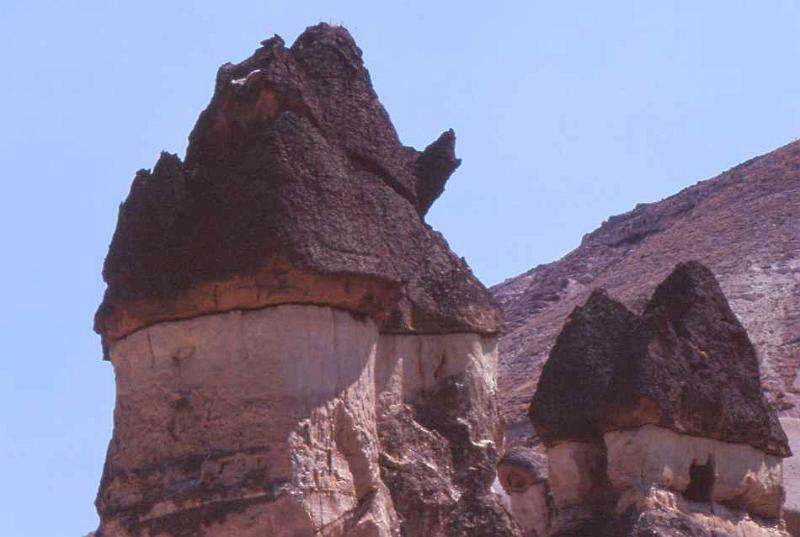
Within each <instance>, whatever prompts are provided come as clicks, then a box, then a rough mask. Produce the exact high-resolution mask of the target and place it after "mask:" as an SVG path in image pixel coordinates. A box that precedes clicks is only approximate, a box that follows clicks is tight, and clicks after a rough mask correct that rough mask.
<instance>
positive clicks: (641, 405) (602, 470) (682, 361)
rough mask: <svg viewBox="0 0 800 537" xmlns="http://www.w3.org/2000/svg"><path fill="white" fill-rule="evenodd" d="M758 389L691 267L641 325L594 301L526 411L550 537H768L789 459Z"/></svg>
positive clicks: (777, 522)
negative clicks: (542, 465) (544, 468)
mask: <svg viewBox="0 0 800 537" xmlns="http://www.w3.org/2000/svg"><path fill="white" fill-rule="evenodd" d="M759 381H760V379H759V368H758V361H757V358H756V354H755V351H754V349H753V346H752V344H751V343H750V340H749V338H748V336H747V333H746V331H745V330H744V328H743V327H742V326H741V324H740V323H739V322H738V320H737V319H736V316H735V315H734V314H733V312H732V311H731V309H730V307H729V306H728V303H727V301H726V299H725V296H724V295H723V293H722V290H721V289H720V287H719V285H718V283H717V281H716V279H715V278H714V276H713V274H712V273H711V272H710V271H709V270H708V269H707V268H706V267H704V266H703V265H701V264H700V263H698V262H686V263H680V264H678V265H677V266H676V267H675V268H674V270H673V271H672V273H671V274H670V275H669V276H668V277H667V278H666V279H665V280H664V281H663V282H662V283H661V284H660V285H659V286H658V287H657V288H656V290H655V292H654V294H653V296H652V297H651V299H650V300H649V301H648V302H647V304H646V305H645V307H644V313H643V314H642V315H641V316H638V315H635V314H633V313H631V312H630V311H628V310H627V309H626V308H625V307H624V306H623V305H622V304H620V303H618V302H616V301H614V300H613V299H611V298H609V297H608V296H607V295H606V294H605V293H603V292H595V293H593V294H592V295H591V296H590V298H589V300H588V301H587V303H586V304H585V305H584V306H583V307H578V308H576V309H575V310H574V311H573V313H572V315H570V317H569V318H568V320H567V322H566V324H565V326H564V329H563V330H562V332H561V334H559V336H558V338H557V339H556V344H555V346H554V347H553V351H552V352H551V355H550V359H549V360H548V362H547V363H546V364H545V367H544V370H543V372H542V375H541V377H540V378H539V385H538V387H537V391H536V395H535V397H534V399H533V401H532V403H531V411H530V415H531V422H532V424H533V427H534V429H535V430H536V433H537V435H538V436H539V438H540V439H542V440H543V441H544V443H545V446H546V451H547V459H548V466H549V472H548V474H549V476H550V477H549V480H548V485H549V490H550V492H551V494H552V496H553V508H552V510H551V511H550V512H549V513H548V516H549V518H550V520H551V530H550V533H549V534H550V535H598V536H600V535H654V534H657V535H672V534H675V535H682V534H685V535H716V536H723V535H742V534H745V535H767V534H771V533H772V532H778V533H780V532H781V531H782V530H781V527H782V524H783V522H782V521H781V514H782V504H783V499H784V489H783V477H782V459H783V458H785V457H787V456H789V455H790V454H791V452H790V450H789V446H788V442H787V438H786V435H785V434H784V432H783V429H782V428H781V425H780V423H779V422H778V420H777V417H776V414H775V411H774V410H773V409H772V408H771V407H770V405H769V403H768V402H767V400H766V398H765V397H764V395H763V394H762V392H761V389H760V382H759ZM538 505H539V502H538V501H533V500H529V501H528V503H527V505H523V506H520V507H517V508H515V509H514V513H515V515H516V513H517V512H518V511H520V512H521V513H523V514H525V513H526V509H525V508H527V511H530V510H532V509H534V508H538ZM723 506H724V507H723ZM681 528H683V529H681ZM681 531H683V532H684V533H680V532H681Z"/></svg>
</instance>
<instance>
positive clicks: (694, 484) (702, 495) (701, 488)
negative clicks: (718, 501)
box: [683, 455, 714, 502]
mask: <svg viewBox="0 0 800 537" xmlns="http://www.w3.org/2000/svg"><path fill="white" fill-rule="evenodd" d="M713 490H714V457H713V456H712V455H709V456H708V460H707V461H706V463H705V464H698V463H697V461H696V460H694V461H692V464H691V465H690V466H689V486H688V487H686V490H685V491H684V493H683V497H684V498H686V499H687V500H692V501H695V502H710V501H711V492H712V491H713Z"/></svg>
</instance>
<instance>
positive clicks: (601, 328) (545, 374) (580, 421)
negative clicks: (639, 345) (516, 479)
mask: <svg viewBox="0 0 800 537" xmlns="http://www.w3.org/2000/svg"><path fill="white" fill-rule="evenodd" d="M637 320H638V317H637V316H636V315H635V314H633V313H632V312H630V311H629V310H628V309H627V308H626V307H625V306H623V305H622V304H620V303H619V302H617V301H615V300H613V299H611V298H609V297H608V295H607V294H606V293H605V291H603V290H601V289H596V290H595V291H594V292H592V294H591V295H590V296H589V299H588V300H587V301H586V304H584V305H583V306H578V307H577V308H575V309H574V310H573V311H572V313H571V314H570V316H569V317H568V318H567V321H566V323H565V324H564V328H563V329H562V330H561V333H560V334H559V335H558V338H557V339H556V343H555V345H554V346H553V350H552V351H551V352H550V358H549V359H548V360H547V362H546V363H545V365H544V368H543V369H542V375H541V376H540V377H539V386H538V388H537V389H536V394H535V395H534V396H533V401H532V403H531V406H530V411H529V415H530V419H531V423H532V424H533V427H534V429H535V430H536V434H537V435H539V437H540V438H541V439H542V441H544V442H546V443H552V442H556V441H563V440H573V441H578V442H589V441H593V440H599V439H600V437H601V436H602V434H603V431H602V430H600V428H599V419H600V417H601V416H600V412H601V410H602V409H601V405H600V404H599V403H600V402H601V401H603V399H604V398H605V396H606V391H607V389H608V384H609V383H610V382H611V376H612V374H613V372H614V365H615V363H616V361H617V357H618V355H619V349H620V347H621V345H622V342H623V340H624V339H625V338H626V337H627V336H628V333H629V332H630V331H631V329H632V328H633V327H634V326H635V324H636V321H637Z"/></svg>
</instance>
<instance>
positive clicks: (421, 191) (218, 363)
mask: <svg viewBox="0 0 800 537" xmlns="http://www.w3.org/2000/svg"><path fill="white" fill-rule="evenodd" d="M454 141H455V138H454V134H453V133H452V131H448V132H445V133H444V134H443V135H442V136H441V137H440V138H439V139H438V140H436V141H435V142H433V143H432V144H431V145H430V146H429V147H428V148H426V149H425V150H424V151H422V152H419V151H416V150H414V149H412V148H409V147H404V146H402V145H401V144H400V142H399V140H398V137H397V134H396V132H395V131H394V129H393V127H392V125H391V123H390V121H389V118H388V115H387V114H386V112H385V110H384V109H383V107H382V106H381V105H380V103H379V102H378V100H377V97H376V95H375V93H374V91H373V90H372V87H371V84H370V80H369V75H368V73H367V71H366V69H365V68H364V66H363V64H362V62H361V52H360V50H359V49H358V48H357V47H356V45H355V43H354V42H353V40H352V38H351V37H350V35H349V34H348V33H347V32H346V31H345V30H344V29H342V28H337V27H330V26H328V25H319V26H316V27H313V28H309V29H308V30H307V31H306V32H304V33H303V34H302V35H301V36H300V37H299V38H298V39H297V41H296V42H295V43H294V44H293V45H292V46H291V47H289V48H287V47H286V46H284V43H283V41H282V40H281V39H280V38H278V37H275V38H272V39H270V40H267V41H264V42H263V43H262V47H261V48H259V49H258V50H257V51H256V52H255V53H254V54H253V56H252V57H250V58H248V59H247V60H245V61H243V62H242V63H239V64H236V65H232V64H226V65H224V66H223V67H222V68H220V71H219V73H218V75H217V83H216V88H215V92H214V96H213V97H212V99H211V103H210V104H209V106H208V108H207V109H206V110H205V111H204V112H203V113H202V114H201V116H200V119H199V120H198V122H197V125H196V126H195V129H194V131H193V132H192V134H191V137H190V144H189V148H188V150H187V154H186V159H185V161H181V160H180V159H178V158H177V157H176V156H174V155H169V154H166V153H165V154H162V156H161V158H160V159H159V161H158V163H157V164H156V166H155V167H154V168H153V170H152V171H140V172H139V173H137V175H136V177H135V178H134V181H133V185H132V187H131V192H130V194H129V196H128V199H127V200H126V201H125V203H123V204H122V206H121V208H120V214H119V221H118V225H117V229H116V232H115V233H114V237H113V240H112V243H111V246H110V249H109V254H108V257H107V259H106V263H105V266H104V270H103V276H104V279H105V280H106V282H107V284H108V288H107V291H106V294H105V297H104V300H103V303H102V305H101V306H100V308H99V310H98V313H97V316H96V323H95V327H96V330H97V331H98V332H99V333H100V334H101V336H102V339H103V346H104V351H105V354H106V356H107V357H108V358H109V359H110V360H111V362H112V363H113V365H114V370H115V374H116V382H117V401H116V407H115V411H114V433H113V438H112V440H111V443H110V446H109V451H108V457H107V460H106V464H105V468H104V472H103V479H102V482H101V485H100V491H99V493H98V498H97V508H98V512H99V514H100V518H101V523H100V528H99V529H98V532H97V535H98V536H104V537H112V536H113V537H126V536H130V537H133V536H137V537H145V536H146V537H167V536H171V537H184V536H186V537H188V536H200V535H202V536H209V537H216V536H219V537H222V536H230V535H237V536H238V537H248V536H256V535H259V536H261V535H267V534H268V535H271V536H275V537H305V536H309V537H310V536H320V537H321V536H325V537H335V536H349V537H367V536H368V537H378V536H381V537H382V536H387V537H388V536H408V537H414V536H420V537H422V536H445V535H475V536H482V535H487V536H488V535H500V536H504V535H507V536H514V535H519V531H518V529H517V527H516V525H515V524H514V523H513V522H512V521H511V520H510V518H509V516H508V515H507V513H506V511H505V510H504V509H503V507H502V506H501V505H500V503H499V501H498V499H497V497H496V496H495V495H494V494H492V493H491V491H490V489H491V484H492V481H493V479H494V475H495V474H494V465H495V462H496V460H495V459H496V453H497V450H498V447H499V444H500V442H501V439H502V434H501V431H500V430H499V425H498V424H499V413H498V408H497V404H496V383H495V376H496V367H497V341H496V334H497V330H498V318H499V317H498V312H497V310H496V308H495V307H494V305H493V302H492V300H491V297H490V296H489V295H488V293H487V292H486V290H485V289H484V288H483V286H482V285H481V284H480V283H479V282H478V281H477V280H476V279H475V278H474V277H473V276H472V274H471V272H470V271H469V268H468V267H467V266H466V265H465V263H464V262H463V261H462V260H460V259H459V258H458V257H456V256H455V255H454V254H453V253H452V252H451V251H450V250H449V248H448V246H447V244H446V242H445V241H444V240H443V238H442V237H441V235H439V234H438V233H436V232H435V231H433V230H432V229H431V228H430V227H429V226H428V225H427V224H425V222H424V215H425V213H426V211H427V210H428V208H429V207H430V205H431V204H432V203H433V201H434V200H435V199H436V197H438V196H439V195H440V194H441V192H442V191H443V189H444V183H445V181H446V180H447V179H448V177H449V176H450V174H451V173H452V172H453V170H455V168H456V167H457V166H458V164H459V161H458V159H456V158H455V153H454Z"/></svg>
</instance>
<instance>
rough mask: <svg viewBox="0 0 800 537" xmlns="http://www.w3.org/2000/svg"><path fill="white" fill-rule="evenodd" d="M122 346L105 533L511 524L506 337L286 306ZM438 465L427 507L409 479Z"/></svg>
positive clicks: (354, 534) (422, 531) (296, 535)
mask: <svg viewBox="0 0 800 537" xmlns="http://www.w3.org/2000/svg"><path fill="white" fill-rule="evenodd" d="M110 357H111V360H112V362H113V364H114V368H115V372H116V379H117V404H116V408H115V416H114V436H113V439H112V441H111V445H110V446H109V452H108V458H107V461H106V466H105V469H104V475H103V480H102V483H101V487H100V492H99V495H98V500H97V506H98V511H99V513H100V515H101V525H100V528H99V531H98V536H104V537H128V536H147V537H157V536H158V537H161V536H173V537H184V536H185V537H188V536H192V537H196V536H212V537H223V536H231V535H236V536H237V537H249V536H253V537H255V536H256V535H258V536H263V535H265V534H268V535H270V536H274V537H305V536H309V537H310V536H320V537H321V536H325V537H338V536H348V537H362V536H363V537H384V536H386V537H388V536H393V535H398V534H399V532H401V531H402V532H404V533H403V534H404V535H408V536H416V535H419V536H420V537H421V536H422V535H426V536H427V535H431V536H435V535H444V534H445V532H448V531H452V529H453V528H458V526H459V524H465V523H469V524H478V525H479V524H480V523H488V524H495V525H497V526H498V528H499V532H498V533H497V534H498V535H515V533H513V530H512V529H511V528H512V526H511V523H510V522H509V521H508V520H507V519H506V518H504V516H505V515H504V511H503V510H502V508H501V507H500V506H499V505H496V501H494V496H493V495H491V494H490V492H489V486H490V484H491V479H492V478H493V476H494V473H493V465H494V462H495V461H494V453H495V445H496V442H497V440H498V431H497V429H496V427H495V424H496V423H497V421H496V416H495V415H494V413H496V406H494V405H495V403H494V398H495V391H494V390H495V387H494V375H495V368H496V344H495V342H494V340H493V339H487V338H483V337H481V336H478V335H474V334H459V335H442V336H384V335H380V334H379V333H378V330H377V328H376V326H375V324H374V323H373V322H372V321H370V320H368V319H357V318H355V317H354V316H353V315H351V314H350V313H347V312H343V311H340V310H335V309H331V308H325V307H316V306H291V305H286V306H278V307H274V308H268V309H262V310H256V311H248V312H231V313H225V314H215V315H208V316H203V317H197V318H194V319H189V320H182V321H176V322H167V323H161V324H158V325H155V326H151V327H149V328H146V329H144V330H140V331H138V332H136V333H134V334H132V335H130V336H128V337H126V338H124V339H122V340H120V341H118V342H116V343H115V344H114V345H113V346H112V347H111V349H110ZM376 386H377V389H376ZM487 409H488V412H487ZM409 431H413V434H409ZM418 449H419V450H420V451H421V452H426V450H427V451H428V453H427V454H428V457H427V458H424V457H423V458H421V459H420V458H418V457H417V453H416V450H418ZM379 454H380V455H379ZM465 463H466V464H467V466H465ZM420 464H423V465H424V464H427V466H425V467H424V468H422V469H421V468H420V467H419V466H420ZM404 465H406V466H408V465H411V466H413V468H409V467H404ZM420 472H422V473H421V474H420ZM431 475H434V476H436V477H438V481H437V479H431V480H430V481H431V486H432V490H431V491H430V493H431V496H430V497H428V498H423V499H422V501H424V502H425V505H422V506H419V505H415V503H414V502H417V501H418V498H414V497H410V496H408V495H407V493H408V492H409V490H411V491H413V487H408V483H409V482H413V481H414V480H415V479H416V480H418V479H420V478H421V477H423V476H424V477H426V478H427V477H429V476H431ZM487 479H488V481H487ZM472 512H474V516H473V515H471V514H470V513H472ZM428 519H430V520H432V522H431V523H430V524H428V525H425V524H421V525H420V524H419V521H420V520H428ZM476 520H477V522H476ZM503 528H504V529H503ZM503 532H505V533H503ZM474 535H479V534H478V533H474ZM487 535H488V534H487Z"/></svg>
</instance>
